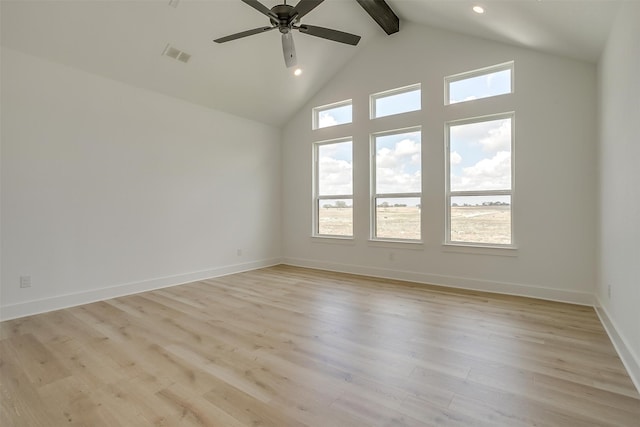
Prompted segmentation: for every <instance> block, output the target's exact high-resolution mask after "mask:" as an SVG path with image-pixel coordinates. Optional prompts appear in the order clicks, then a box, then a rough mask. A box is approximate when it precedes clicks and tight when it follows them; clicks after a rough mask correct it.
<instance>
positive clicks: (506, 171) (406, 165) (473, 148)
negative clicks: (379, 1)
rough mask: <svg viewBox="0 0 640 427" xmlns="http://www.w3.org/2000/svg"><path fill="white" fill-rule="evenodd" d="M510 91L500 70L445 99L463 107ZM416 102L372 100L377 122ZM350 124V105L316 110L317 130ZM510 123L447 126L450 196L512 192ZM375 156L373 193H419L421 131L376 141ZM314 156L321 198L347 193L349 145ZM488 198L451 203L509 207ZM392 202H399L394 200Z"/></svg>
mask: <svg viewBox="0 0 640 427" xmlns="http://www.w3.org/2000/svg"><path fill="white" fill-rule="evenodd" d="M510 91H511V70H503V71H498V72H495V73H490V74H486V75H483V76H477V77H473V78H470V79H466V80H461V81H456V82H452V83H451V86H450V98H451V99H452V101H451V102H462V101H465V100H473V99H478V98H483V97H487V96H492V95H494V94H502V93H507V92H510ZM420 98H421V97H420V91H419V90H415V91H410V92H405V93H401V94H396V95H393V96H389V97H387V98H384V99H383V98H379V99H377V100H376V114H377V115H378V116H379V117H382V116H384V115H389V114H394V113H395V112H396V111H414V110H417V109H420ZM456 100H458V101H456ZM351 120H352V107H351V105H343V106H339V107H337V108H335V109H329V110H324V111H321V112H320V113H319V116H318V125H319V126H318V127H320V128H322V127H328V126H334V125H337V124H343V123H350V122H351ZM511 120H512V119H511V118H509V117H507V118H498V119H489V120H485V121H482V122H475V123H466V124H464V123H463V124H454V125H452V126H451V127H450V139H449V142H450V153H449V160H450V171H451V176H450V185H451V191H478V190H509V189H511V140H512V138H511V129H512V123H511ZM375 151H376V153H375V154H376V190H375V191H376V192H377V193H378V194H380V193H411V192H420V191H421V132H420V131H415V132H403V133H399V134H385V135H379V136H376V137H375ZM318 154H319V156H318V160H319V165H320V176H319V187H320V188H319V190H320V195H339V194H341V195H349V194H352V191H353V187H352V175H353V155H352V143H351V141H348V142H342V143H338V144H326V145H321V146H319V150H318ZM489 199H491V200H489ZM489 199H487V198H485V197H476V198H468V197H467V198H464V199H462V198H458V199H456V200H455V201H454V200H452V203H455V202H458V203H460V202H464V203H470V204H475V203H478V204H481V203H482V202H486V201H501V202H506V203H508V202H510V198H509V196H500V197H489ZM395 202H398V201H397V200H395V199H394V203H395ZM400 202H401V201H400ZM400 202H398V203H400Z"/></svg>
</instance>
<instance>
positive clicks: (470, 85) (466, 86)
mask: <svg viewBox="0 0 640 427" xmlns="http://www.w3.org/2000/svg"><path fill="white" fill-rule="evenodd" d="M505 93H511V68H509V69H506V70H500V71H494V72H490V73H487V74H482V75H479V76H474V77H469V78H466V79H460V80H456V81H450V82H449V104H455V103H457V102H464V101H472V100H474V99H481V98H488V97H490V96H496V95H502V94H505Z"/></svg>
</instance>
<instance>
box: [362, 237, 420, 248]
mask: <svg viewBox="0 0 640 427" xmlns="http://www.w3.org/2000/svg"><path fill="white" fill-rule="evenodd" d="M367 246H371V247H376V248H387V249H388V248H392V249H412V250H424V242H423V241H421V240H393V239H390V240H382V239H369V240H368V241H367Z"/></svg>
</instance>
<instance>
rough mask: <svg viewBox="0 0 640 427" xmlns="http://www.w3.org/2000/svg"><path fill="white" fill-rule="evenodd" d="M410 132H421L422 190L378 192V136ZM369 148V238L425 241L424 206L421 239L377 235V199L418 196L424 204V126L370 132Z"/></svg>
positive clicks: (386, 240)
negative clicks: (417, 191)
mask: <svg viewBox="0 0 640 427" xmlns="http://www.w3.org/2000/svg"><path fill="white" fill-rule="evenodd" d="M410 132H420V176H421V179H420V192H419V193H416V192H409V193H378V192H377V188H376V177H377V163H376V154H377V152H376V138H377V137H379V136H387V135H396V134H402V133H410ZM369 150H370V157H371V162H370V174H369V175H370V180H371V182H370V188H371V190H370V191H369V193H370V196H369V198H370V202H369V206H370V207H369V215H370V218H369V227H370V230H369V240H370V241H375V242H398V243H423V241H424V238H423V236H424V227H423V221H422V208H420V238H419V239H402V238H400V237H378V236H377V225H378V221H377V213H378V211H377V204H376V201H377V200H378V199H401V198H418V199H419V200H420V206H422V205H423V202H424V200H423V198H422V195H423V194H424V185H423V179H424V175H423V173H422V170H423V163H424V162H423V161H422V155H423V144H422V126H421V125H418V126H411V127H407V128H401V129H393V130H385V131H381V132H375V133H372V134H370V136H369Z"/></svg>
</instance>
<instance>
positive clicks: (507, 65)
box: [444, 61, 515, 105]
mask: <svg viewBox="0 0 640 427" xmlns="http://www.w3.org/2000/svg"><path fill="white" fill-rule="evenodd" d="M514 64H515V61H509V62H504V63H502V64H497V65H491V66H489V67H484V68H479V69H477V70H472V71H466V72H464V73H459V74H453V75H451V76H447V77H445V78H444V105H456V104H463V103H466V102H473V101H480V100H482V99H487V98H493V97H496V96H502V95H510V94H512V93H514V92H515V83H514V82H515V75H514V73H515V66H514ZM504 70H511V92H508V93H501V94H500V95H491V96H485V97H483V98H478V99H473V100H469V101H460V102H454V103H450V102H449V85H450V84H451V83H454V82H457V81H460V80H466V79H471V78H474V77H478V76H483V75H486V74H491V73H496V72H499V71H504Z"/></svg>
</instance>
